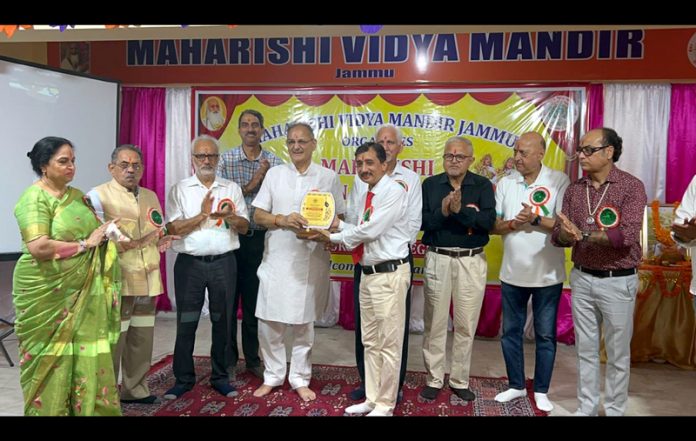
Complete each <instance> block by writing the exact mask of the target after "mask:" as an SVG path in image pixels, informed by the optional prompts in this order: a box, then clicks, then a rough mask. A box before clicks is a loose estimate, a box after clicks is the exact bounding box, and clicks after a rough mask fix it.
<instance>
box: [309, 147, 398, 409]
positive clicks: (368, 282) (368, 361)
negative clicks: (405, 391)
mask: <svg viewBox="0 0 696 441" xmlns="http://www.w3.org/2000/svg"><path fill="white" fill-rule="evenodd" d="M355 165H356V168H357V170H358V175H359V177H360V179H361V180H362V181H364V182H365V183H366V184H367V186H368V192H367V193H366V194H365V196H364V197H363V198H362V200H361V201H360V205H361V206H362V207H364V208H363V212H362V216H361V218H360V221H359V223H358V224H350V223H347V222H343V221H340V222H337V219H334V225H333V226H334V227H338V229H339V230H340V232H338V233H333V234H330V235H329V234H328V233H326V232H325V231H321V233H322V234H321V235H319V237H318V239H323V240H326V239H327V238H328V240H330V241H331V242H333V243H340V244H343V246H345V247H346V248H348V249H350V250H353V262H354V263H358V262H359V263H360V264H361V266H362V273H363V274H362V278H361V280H360V315H361V318H362V323H361V331H362V343H363V345H364V346H365V397H366V400H365V402H363V403H360V404H355V405H353V406H350V407H348V408H347V409H346V413H348V414H362V413H368V412H369V413H368V416H391V415H392V414H393V412H394V407H395V406H396V399H397V394H398V389H399V380H398V378H399V368H400V366H401V353H402V345H403V338H404V328H403V324H404V320H405V315H406V291H407V290H408V287H409V283H410V279H411V266H410V264H409V263H408V249H407V246H408V242H409V240H410V238H411V235H410V234H409V224H408V216H407V214H408V213H407V211H408V194H407V193H406V191H404V188H403V187H402V186H401V185H399V184H397V183H396V182H395V181H394V180H392V179H390V178H389V177H388V176H387V175H386V173H387V154H386V152H385V151H384V148H383V147H382V145H381V144H377V143H374V142H368V143H365V144H363V145H361V146H360V147H358V148H357V150H356V151H355Z"/></svg>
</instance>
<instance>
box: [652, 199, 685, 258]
mask: <svg viewBox="0 0 696 441" xmlns="http://www.w3.org/2000/svg"><path fill="white" fill-rule="evenodd" d="M673 205H674V209H673V211H672V212H673V213H676V211H677V207H679V201H676V202H674V204H673ZM650 208H651V209H652V221H653V222H652V225H653V231H654V233H655V239H657V241H658V242H660V243H661V244H662V245H664V246H666V247H672V246H674V245H676V244H675V243H674V240H672V236H671V235H670V231H669V230H668V229H665V227H663V226H662V222H660V201H658V200H657V199H656V200H654V201H652V202H651V203H650Z"/></svg>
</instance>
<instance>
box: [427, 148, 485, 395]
mask: <svg viewBox="0 0 696 441" xmlns="http://www.w3.org/2000/svg"><path fill="white" fill-rule="evenodd" d="M442 158H443V159H444V168H445V172H444V173H441V174H439V175H435V176H431V177H429V178H427V179H426V180H425V181H423V239H422V242H423V244H425V245H428V251H427V252H426V255H425V268H424V273H425V314H424V319H425V334H424V336H423V359H424V361H425V368H426V370H427V372H428V376H427V380H426V382H427V386H425V387H424V388H423V390H422V391H421V394H420V395H421V397H423V398H425V399H428V400H434V399H435V398H436V397H437V395H438V394H439V392H440V389H442V387H443V383H444V376H445V351H446V343H447V323H448V318H449V307H450V300H451V301H452V302H453V304H454V305H453V306H454V309H453V311H454V342H453V344H452V357H451V358H452V368H451V371H450V377H449V386H450V388H451V389H452V391H453V392H454V393H455V394H456V395H457V396H458V397H459V398H461V399H463V400H465V401H473V400H474V399H475V398H476V396H475V395H474V393H473V392H471V391H470V390H469V367H470V365H471V349H472V347H473V344H474V334H475V333H476V326H477V325H478V320H479V314H480V312H481V305H482V303H483V295H484V292H485V289H486V274H487V270H488V263H487V261H486V254H485V253H484V252H483V246H484V245H486V244H487V243H488V239H489V232H490V230H492V229H493V226H494V225H495V217H496V214H495V196H494V194H493V185H492V184H491V181H489V180H488V179H487V178H485V177H483V176H480V175H477V174H475V173H472V172H470V171H468V170H469V166H470V165H471V164H472V163H473V162H474V146H473V145H472V144H471V141H469V140H468V139H466V138H462V137H459V136H457V137H453V138H450V139H448V140H447V142H446V143H445V152H444V155H443V156H442Z"/></svg>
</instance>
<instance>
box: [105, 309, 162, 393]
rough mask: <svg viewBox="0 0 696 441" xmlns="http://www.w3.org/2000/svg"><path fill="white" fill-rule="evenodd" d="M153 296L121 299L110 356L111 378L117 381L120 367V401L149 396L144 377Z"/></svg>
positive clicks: (149, 349) (152, 322)
mask: <svg viewBox="0 0 696 441" xmlns="http://www.w3.org/2000/svg"><path fill="white" fill-rule="evenodd" d="M156 302H157V297H148V296H123V297H121V336H120V337H119V339H118V344H117V345H116V349H115V351H114V353H113V354H112V357H113V361H114V375H115V376H116V382H118V373H119V367H122V368H123V379H122V381H121V398H122V399H124V400H137V399H139V398H145V397H147V396H149V395H150V389H149V388H148V387H147V380H146V378H145V377H146V376H147V373H148V371H149V370H150V366H151V364H152V343H153V337H154V334H155V306H156Z"/></svg>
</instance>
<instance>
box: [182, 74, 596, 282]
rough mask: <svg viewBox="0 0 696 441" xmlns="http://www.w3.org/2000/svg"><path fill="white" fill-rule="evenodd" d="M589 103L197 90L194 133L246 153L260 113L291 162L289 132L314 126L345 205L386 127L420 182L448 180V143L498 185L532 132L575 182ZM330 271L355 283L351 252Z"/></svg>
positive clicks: (504, 93) (520, 97) (539, 92)
mask: <svg viewBox="0 0 696 441" xmlns="http://www.w3.org/2000/svg"><path fill="white" fill-rule="evenodd" d="M584 103H585V89H584V88H583V87H579V86H565V87H535V88H507V89H506V88H502V87H498V88H475V89H445V88H442V89H417V90H403V89H401V90H386V89H363V90H356V91H331V90H320V89H303V90H239V89H210V88H199V89H195V90H194V100H193V104H194V111H193V112H192V114H193V115H194V118H195V120H194V121H192V124H193V127H194V132H195V133H196V134H209V135H211V136H214V137H215V138H217V139H219V140H220V145H221V147H222V150H223V151H225V150H227V149H230V148H232V147H236V146H239V145H240V143H241V140H240V137H239V132H238V120H239V116H240V114H241V112H242V111H244V110H246V109H255V110H258V111H260V112H261V113H262V114H263V116H264V120H265V121H264V123H265V126H266V127H265V133H264V135H263V138H262V140H261V142H262V144H263V147H264V148H265V149H268V150H270V151H272V152H273V153H275V154H276V155H278V156H279V157H280V158H281V159H283V161H285V162H287V161H289V155H288V153H287V148H286V146H285V139H286V128H287V125H288V123H290V122H293V121H304V122H307V123H309V124H310V125H311V126H312V127H313V129H314V131H315V136H316V139H317V151H316V152H315V155H314V158H313V159H314V161H315V162H316V163H319V164H321V165H322V166H324V167H327V168H329V169H331V170H334V171H335V172H336V173H338V175H339V176H340V179H341V183H342V184H343V188H344V196H345V195H346V194H347V193H348V192H349V191H350V188H351V186H352V184H353V180H354V179H356V178H355V164H354V152H355V149H356V148H357V147H358V146H359V145H361V144H362V143H364V142H366V141H370V140H373V138H374V135H375V131H376V129H377V128H378V127H379V126H380V125H382V124H394V125H396V126H397V127H399V128H400V129H401V131H402V134H403V139H404V150H403V152H402V153H401V155H400V156H399V162H400V163H401V164H402V165H403V166H404V167H406V168H409V169H411V170H413V171H415V172H416V173H418V174H419V175H421V177H422V179H424V178H426V177H428V176H432V175H435V174H439V173H442V172H443V170H444V169H443V164H442V159H441V157H442V153H443V148H444V145H445V142H446V141H447V139H449V138H451V137H453V136H463V137H466V138H468V139H470V140H471V141H472V143H473V145H474V155H475V162H474V163H473V164H472V168H471V170H472V171H474V172H475V173H478V174H481V175H484V176H487V177H488V178H489V179H491V181H492V182H493V183H495V182H497V181H498V180H499V179H500V178H501V177H503V176H505V175H507V174H509V173H510V171H511V170H513V169H514V162H513V161H512V149H513V147H514V144H515V141H516V140H517V138H518V137H519V136H520V135H521V134H522V133H524V132H526V131H530V130H533V131H536V132H539V133H541V134H542V135H543V136H544V137H545V139H546V141H547V150H546V156H545V158H544V164H545V165H547V166H548V167H551V168H554V169H558V170H565V171H566V172H568V173H569V174H570V175H571V176H573V175H577V169H576V167H574V166H571V165H570V164H571V163H569V162H568V161H567V160H566V158H567V152H569V151H570V150H572V149H573V148H575V145H576V143H577V140H578V138H579V133H580V128H581V127H582V125H583V123H582V122H583V120H584V115H585V111H584ZM412 251H413V254H414V257H415V267H416V275H415V283H422V269H423V256H424V253H425V247H424V246H423V245H422V244H421V243H420V240H419V241H418V242H417V243H416V244H415V245H414V247H413V250H412ZM501 253H502V243H501V241H500V237H499V236H492V237H491V242H490V243H489V245H488V246H487V247H486V254H487V257H488V271H489V272H488V280H489V281H494V282H495V281H498V272H499V269H500V261H501ZM331 268H332V278H333V279H335V280H341V279H350V280H352V278H353V264H352V262H351V257H350V252H349V251H347V250H346V249H344V248H343V247H342V246H334V247H333V248H332V263H331Z"/></svg>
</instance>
